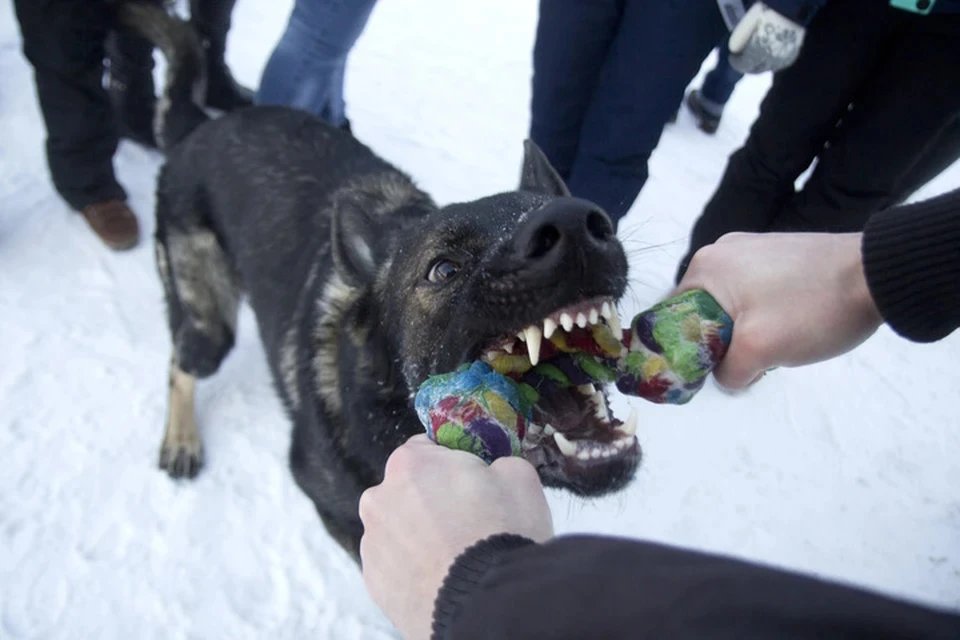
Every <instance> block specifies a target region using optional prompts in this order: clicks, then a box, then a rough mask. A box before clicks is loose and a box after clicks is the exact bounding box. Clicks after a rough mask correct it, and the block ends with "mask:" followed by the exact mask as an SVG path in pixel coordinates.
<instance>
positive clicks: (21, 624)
mask: <svg viewBox="0 0 960 640" xmlns="http://www.w3.org/2000/svg"><path fill="white" fill-rule="evenodd" d="M11 4H12V3H9V2H7V3H0V141H2V142H0V202H2V211H0V336H2V343H0V344H2V346H0V352H2V356H0V409H2V414H0V416H2V417H0V637H3V638H70V639H75V638H103V639H108V638H117V639H126V638H267V637H269V638H313V639H318V638H336V639H352V638H386V637H391V636H392V633H393V632H392V630H391V627H390V625H389V623H388V622H387V621H386V620H385V618H383V616H382V615H381V614H380V613H379V612H378V611H377V609H376V607H375V606H374V605H373V604H372V603H371V602H370V600H369V599H368V598H367V596H366V595H365V593H364V590H363V583H362V580H361V579H360V577H359V574H358V572H357V570H356V569H355V567H354V566H353V565H352V564H351V562H350V561H349V560H348V559H347V557H346V556H345V555H344V554H343V553H342V552H341V551H340V550H339V548H337V547H336V546H335V545H334V544H333V543H332V542H331V540H330V539H329V538H328V537H327V535H326V534H325V532H324V531H323V529H322V528H321V525H320V523H319V520H318V518H317V517H316V515H315V513H314V511H313V509H312V505H311V504H310V502H309V501H308V500H307V499H306V498H305V497H304V496H303V495H302V494H301V493H300V491H299V490H298V489H297V488H296V486H295V485H294V483H293V481H292V479H291V477H290V474H289V472H288V471H287V467H286V450H287V446H288V442H289V435H288V434H289V429H288V425H287V424H286V422H285V420H284V419H283V417H282V416H281V412H280V405H279V403H278V401H277V399H276V397H275V396H274V393H273V392H272V390H271V387H270V384H269V378H268V371H267V368H266V366H265V362H264V358H263V353H262V350H261V347H260V345H259V342H258V338H257V335H256V331H255V327H254V325H253V317H252V314H250V313H249V311H248V310H246V309H245V310H244V311H243V313H242V317H241V324H240V332H239V336H238V342H237V347H236V349H235V350H234V351H233V353H232V355H231V356H230V357H229V358H228V360H227V361H226V363H225V364H224V366H223V368H222V370H221V372H220V373H219V375H217V376H215V377H214V378H212V379H211V380H209V381H206V382H203V383H201V385H200V386H199V392H198V393H199V396H198V404H199V407H198V411H199V416H198V417H199V421H200V423H201V428H202V431H203V437H204V440H205V443H206V450H207V454H208V456H207V467H206V469H205V470H204V472H203V473H202V474H201V476H200V477H199V478H198V479H197V480H196V481H195V482H193V483H184V484H174V483H173V482H171V481H170V480H169V479H168V478H167V477H166V476H165V475H164V474H162V473H161V472H160V471H158V470H157V468H156V458H157V449H158V445H159V441H160V436H161V429H162V424H163V419H164V406H165V392H166V364H167V359H168V356H169V338H168V334H167V330H166V326H165V320H164V315H163V306H162V298H161V291H160V286H159V282H158V279H157V276H156V272H155V267H154V263H153V255H152V242H151V240H150V234H152V231H153V227H154V223H153V218H152V203H153V195H152V194H153V182H154V179H155V176H156V172H157V168H158V166H159V162H160V157H159V156H158V155H157V154H153V153H148V152H145V151H143V150H142V149H140V148H138V147H136V146H134V145H132V144H128V143H124V144H122V145H121V148H120V150H119V152H118V154H117V156H116V166H117V170H118V174H119V178H120V180H121V181H122V183H123V184H124V185H125V186H126V187H127V189H128V190H129V192H130V197H131V202H132V205H133V206H134V207H135V209H136V211H137V212H138V214H139V216H140V219H141V221H142V224H143V228H144V231H145V241H144V242H143V243H142V245H141V246H140V247H139V248H137V249H136V250H135V251H133V252H131V253H127V254H122V255H118V254H114V253H111V252H109V251H108V250H106V249H105V248H104V247H102V246H101V244H100V243H99V241H98V240H96V238H95V237H94V236H93V235H92V233H90V232H89V231H88V230H87V228H86V227H85V225H84V223H83V222H82V220H81V219H80V218H79V216H76V215H73V214H72V213H70V212H69V211H68V210H67V208H66V206H65V205H64V204H63V203H62V202H61V201H60V200H59V199H58V197H57V196H56V195H55V193H54V192H53V190H52V188H51V186H50V183H49V179H48V175H47V171H46V165H45V160H44V156H43V143H44V135H45V134H44V129H43V124H42V120H41V118H40V115H39V111H38V109H37V106H36V100H35V94H34V89H33V84H32V74H31V70H30V68H29V67H28V65H27V64H26V62H25V61H24V59H23V58H22V56H21V54H20V50H19V46H20V45H19V32H18V27H17V24H16V22H15V20H14V16H13V12H12V7H11ZM290 4H291V3H290V0H284V1H283V2H275V1H267V0H241V1H240V2H239V3H238V6H237V8H236V12H235V18H234V28H233V31H232V33H231V40H230V50H229V60H230V62H231V64H232V66H233V68H234V70H235V72H236V74H237V75H238V76H239V78H240V79H242V80H243V81H244V82H246V83H248V84H250V85H253V84H255V83H256V82H257V80H258V78H259V74H260V70H261V69H262V67H263V65H264V63H265V61H266V58H267V55H268V53H269V51H270V49H271V48H272V46H273V44H274V43H275V41H276V39H277V37H278V35H279V34H280V32H281V30H282V28H283V26H284V24H285V21H286V18H287V15H288V11H289V8H290ZM535 19H536V3H533V2H516V1H515V0H487V2H485V3H484V7H483V9H482V10H480V9H478V8H477V5H476V3H467V2H448V1H445V0H421V1H420V2H417V3H404V2H398V1H396V0H394V1H390V0H385V1H383V2H381V3H380V6H378V7H377V9H376V10H375V12H374V14H373V17H372V19H371V21H370V23H369V25H368V28H367V30H366V32H365V33H364V35H363V36H362V38H361V40H360V42H359V43H358V46H357V48H356V50H355V51H354V53H353V55H352V58H351V59H350V65H349V72H348V79H347V95H348V109H349V114H350V116H351V118H352V120H353V123H354V127H355V131H356V134H357V135H358V136H359V137H360V138H361V139H363V140H364V141H366V142H367V143H369V144H370V145H371V146H372V147H373V148H374V149H375V150H377V151H378V152H380V153H381V154H382V155H383V156H385V157H386V158H388V159H389V160H391V161H393V162H395V163H396V164H397V165H399V166H400V167H401V168H403V169H405V170H407V171H408V172H410V173H411V174H412V175H413V176H414V177H415V178H416V179H417V180H418V181H419V183H420V184H421V185H422V186H424V187H425V188H427V189H428V190H429V191H431V192H432V193H433V194H434V196H435V197H436V198H437V199H438V200H439V201H441V202H450V201H453V200H465V199H470V198H474V197H478V196H481V195H485V194H488V193H490V192H494V191H500V190H507V189H510V188H512V187H513V186H514V185H515V183H516V180H517V176H518V173H519V162H520V158H521V153H522V145H521V141H522V139H523V137H524V135H525V133H526V127H527V122H528V105H529V99H530V94H529V78H530V52H531V47H532V44H533V30H534V24H535ZM650 62H651V64H654V63H655V61H650ZM709 64H710V63H709V62H708V63H707V65H709ZM705 68H707V67H706V66H705ZM159 72H160V69H158V76H159ZM768 83H769V78H768V77H759V78H749V79H747V80H745V81H744V82H742V83H741V86H740V87H739V88H738V89H737V92H736V93H735V95H734V98H733V101H732V102H731V104H730V107H729V108H728V113H727V114H726V115H725V117H724V120H723V123H722V126H721V129H720V132H719V133H718V134H717V135H716V137H709V136H707V135H704V134H703V133H701V132H700V131H699V130H697V129H696V128H695V127H694V125H693V121H692V119H691V117H690V116H689V114H688V113H687V112H685V111H684V112H681V114H680V118H679V122H678V123H677V124H676V125H673V126H669V127H668V128H667V130H666V132H665V133H664V136H663V139H662V142H661V144H660V146H659V148H658V149H657V151H656V153H655V155H654V157H653V160H652V163H651V178H650V181H649V183H648V184H647V186H646V188H645V190H644V192H643V194H642V195H641V198H640V199H639V201H638V202H637V204H636V206H635V208H634V210H633V212H632V213H631V215H630V217H629V218H628V221H627V223H626V224H625V225H624V226H623V227H622V230H621V236H622V238H623V239H624V240H625V242H626V244H627V247H628V250H629V252H630V255H631V269H632V287H631V293H630V296H629V298H628V300H627V301H626V303H625V304H624V306H623V308H622V309H621V314H622V316H623V317H625V318H629V317H631V316H632V315H633V314H634V313H636V312H637V311H639V310H640V309H641V308H643V307H645V306H647V305H649V304H652V303H654V302H655V301H656V300H657V299H658V298H659V296H661V295H663V294H664V293H665V292H666V291H667V290H668V289H669V286H670V282H671V279H672V276H673V273H674V268H675V265H676V262H677V260H678V259H679V257H680V255H681V254H682V252H683V250H684V248H685V244H686V234H687V233H688V231H689V228H690V225H691V223H692V221H693V220H694V218H695V217H696V215H697V214H698V213H699V210H700V208H701V207H702V206H703V204H704V203H705V202H706V200H707V199H708V198H709V196H710V194H711V192H712V190H713V188H714V186H715V185H716V183H717V181H718V179H719V177H720V175H721V173H722V171H723V169H724V166H725V163H726V156H727V155H728V154H729V153H730V152H731V151H732V150H734V149H735V148H736V147H737V146H739V144H740V142H741V141H742V140H743V139H744V137H745V136H746V133H747V130H748V127H749V125H750V123H751V121H752V119H753V117H754V116H755V114H756V109H757V104H758V101H759V99H760V98H761V97H762V94H763V92H764V90H765V89H766V87H767V86H768ZM652 90H654V91H655V89H652ZM958 184H960V165H955V166H954V167H952V168H951V169H950V170H948V171H947V172H946V173H945V174H943V175H942V176H940V177H939V178H938V179H937V180H936V181H934V182H933V183H931V184H930V185H928V187H927V188H926V189H924V191H923V192H922V194H921V195H932V194H936V193H939V192H942V191H945V190H947V189H949V188H955V187H956V186H958ZM958 362H960V335H954V336H952V337H950V338H948V339H946V340H944V341H942V342H940V343H938V344H933V345H915V344H910V343H907V342H905V341H903V340H900V339H899V338H897V337H896V336H895V335H894V334H893V333H892V332H891V331H889V330H887V329H882V330H881V331H880V332H879V333H878V334H877V335H876V336H875V337H873V338H872V339H871V340H869V341H868V342H867V343H866V344H864V345H863V346H862V347H860V348H859V349H857V350H856V351H855V352H854V353H851V354H849V355H847V356H845V357H841V358H838V359H836V360H833V361H831V362H827V363H823V364H820V365H816V366H810V367H806V368H804V369H793V370H786V369H780V370H778V371H776V372H775V373H773V374H771V375H769V376H767V378H766V379H765V380H763V382H762V383H761V384H759V385H758V386H757V387H756V388H755V389H754V390H753V391H751V392H750V393H747V394H745V395H742V396H740V397H731V396H728V395H725V394H723V393H721V392H720V391H719V390H718V389H717V388H716V387H715V386H714V385H712V384H708V385H707V387H706V388H705V389H704V391H703V392H702V393H701V394H700V395H699V396H698V397H697V398H696V399H695V401H694V402H693V403H692V404H690V405H688V406H686V407H683V408H676V407H659V406H654V405H650V404H646V403H642V401H639V400H634V401H632V403H631V404H633V405H634V406H636V407H637V408H638V409H639V410H640V412H641V417H640V437H641V439H642V443H643V445H644V447H645V451H646V461H645V464H644V466H643V468H642V471H641V472H640V474H639V477H638V480H637V482H636V483H635V484H634V485H633V486H632V488H630V489H629V490H628V491H627V492H625V493H623V494H622V495H620V496H619V497H616V498H611V499H607V500H602V501H599V502H596V503H592V504H588V503H584V502H582V501H579V500H574V499H571V498H570V497H568V496H567V495H565V494H559V493H551V494H550V502H551V504H552V506H553V507H554V513H555V518H556V525H557V529H558V530H559V531H561V532H571V531H590V532H601V533H611V534H618V535H626V536H632V537H638V538H645V539H651V540H659V541H666V542H671V543H675V544H679V545H687V546H691V547H695V548H700V549H709V550H715V551H720V552H725V553H730V554H734V555H737V556H741V557H745V558H752V559H756V560H761V561H765V562H771V563H775V564H777V565H782V566H785V567H791V568H795V569H800V570H804V571H809V572H814V573H818V574H820V575H823V576H828V577H833V578H837V579H841V580H845V581H849V582H852V583H855V584H859V585H864V586H867V587H870V588H874V589H878V590H881V591H883V592H886V593H890V594H894V595H898V596H902V597H906V598H910V599H915V600H919V601H923V602H927V603H932V604H935V605H940V606H945V607H949V608H952V609H960V455H958V453H960V417H958V406H960V402H958V401H960V384H958V382H960V363H958ZM614 409H615V410H617V411H618V412H620V413H621V414H622V415H626V414H627V413H629V409H628V403H627V402H626V400H625V399H624V398H622V397H617V398H616V399H615V401H614Z"/></svg>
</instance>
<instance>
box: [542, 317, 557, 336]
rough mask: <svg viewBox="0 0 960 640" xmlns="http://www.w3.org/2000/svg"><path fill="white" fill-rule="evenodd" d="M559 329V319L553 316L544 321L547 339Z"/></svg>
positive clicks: (544, 334) (544, 333)
mask: <svg viewBox="0 0 960 640" xmlns="http://www.w3.org/2000/svg"><path fill="white" fill-rule="evenodd" d="M556 330H557V321H556V320H554V319H553V318H547V319H546V320H544V321H543V337H544V338H546V339H547V340H549V339H550V336H552V335H553V332H554V331H556Z"/></svg>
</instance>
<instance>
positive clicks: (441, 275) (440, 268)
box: [427, 260, 460, 282]
mask: <svg viewBox="0 0 960 640" xmlns="http://www.w3.org/2000/svg"><path fill="white" fill-rule="evenodd" d="M458 271H460V265H459V264H457V263H456V262H453V261H451V260H437V261H436V262H435V263H434V264H433V266H432V267H430V273H428V274H427V280H429V281H430V282H445V281H447V280H449V279H450V278H452V277H453V276H455V275H457V272H458Z"/></svg>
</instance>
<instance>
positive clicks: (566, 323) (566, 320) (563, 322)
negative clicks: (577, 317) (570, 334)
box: [560, 313, 573, 331]
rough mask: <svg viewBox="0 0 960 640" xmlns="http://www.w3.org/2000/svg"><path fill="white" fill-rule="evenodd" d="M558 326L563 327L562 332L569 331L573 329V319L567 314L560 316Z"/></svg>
mask: <svg viewBox="0 0 960 640" xmlns="http://www.w3.org/2000/svg"><path fill="white" fill-rule="evenodd" d="M560 326H562V327H563V330H564V331H570V330H571V329H573V318H572V317H570V314H569V313H561V314H560Z"/></svg>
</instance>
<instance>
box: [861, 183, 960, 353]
mask: <svg viewBox="0 0 960 640" xmlns="http://www.w3.org/2000/svg"><path fill="white" fill-rule="evenodd" d="M862 252H863V269H864V273H865V274H866V278H867V286H868V287H869V288H870V295H871V296H872V297H873V301H874V303H875V304H876V305H877V309H878V310H879V311H880V315H881V316H882V317H883V319H884V321H885V322H886V323H887V324H889V325H890V327H891V328H892V329H893V330H894V331H896V332H897V333H898V334H899V335H901V336H903V337H904V338H907V339H908V340H912V341H914V342H934V341H936V340H940V339H941V338H944V337H946V336H947V335H949V334H950V333H951V332H952V331H953V330H955V329H956V328H957V327H958V326H960V189H957V190H956V191H951V192H950V193H946V194H943V195H941V196H938V197H936V198H931V199H930V200H925V201H923V202H918V203H915V204H909V205H904V206H901V207H894V208H893V209H888V210H887V211H883V212H880V213H876V214H874V215H873V216H871V218H870V220H869V222H867V225H866V227H864V230H863V247H862Z"/></svg>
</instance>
